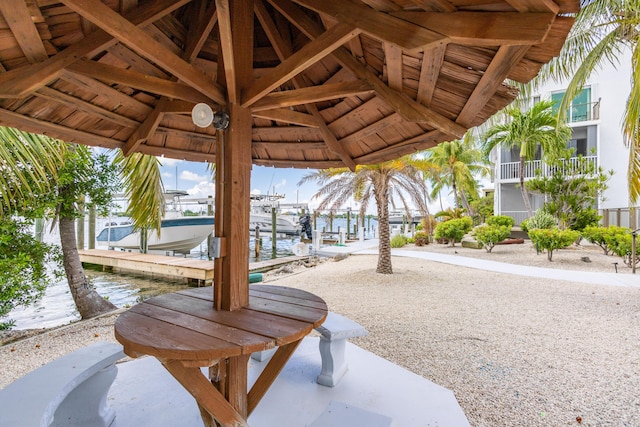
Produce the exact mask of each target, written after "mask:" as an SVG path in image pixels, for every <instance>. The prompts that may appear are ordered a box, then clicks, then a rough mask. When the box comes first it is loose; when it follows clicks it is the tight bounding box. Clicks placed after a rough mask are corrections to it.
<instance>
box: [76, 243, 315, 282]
mask: <svg viewBox="0 0 640 427" xmlns="http://www.w3.org/2000/svg"><path fill="white" fill-rule="evenodd" d="M78 252H79V254H80V261H82V263H83V264H92V265H97V266H101V267H102V268H103V270H105V271H112V272H114V273H118V272H127V273H134V274H136V273H137V274H143V275H145V276H151V277H162V278H168V279H171V280H176V279H177V280H182V281H184V282H187V283H190V284H193V285H196V286H209V285H211V284H212V283H213V261H208V260H203V259H195V258H187V257H184V258H180V257H174V256H165V255H152V254H141V253H138V252H124V251H109V250H104V249H89V250H81V251H78ZM307 259H309V257H308V256H290V257H283V258H275V259H270V260H266V261H260V262H254V263H250V264H249V271H250V272H265V271H269V270H272V269H274V268H277V267H279V266H281V265H284V264H289V263H291V262H294V261H299V260H307Z"/></svg>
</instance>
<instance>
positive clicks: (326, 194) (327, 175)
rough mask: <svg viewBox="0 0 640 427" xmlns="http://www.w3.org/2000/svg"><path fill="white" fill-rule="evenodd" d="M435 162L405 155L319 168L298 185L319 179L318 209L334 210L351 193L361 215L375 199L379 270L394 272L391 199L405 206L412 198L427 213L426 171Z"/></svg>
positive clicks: (407, 208) (379, 271)
mask: <svg viewBox="0 0 640 427" xmlns="http://www.w3.org/2000/svg"><path fill="white" fill-rule="evenodd" d="M432 167H433V165H432V164H431V163H430V162H428V161H426V160H421V159H415V158H413V157H411V156H405V157H402V158H399V159H396V160H391V161H388V162H385V163H380V164H376V165H358V166H357V167H356V171H355V172H352V171H351V170H349V169H347V168H335V169H326V170H320V171H317V172H313V173H310V174H308V175H306V176H304V177H303V178H302V179H301V180H300V182H298V185H302V184H304V183H305V182H309V181H316V182H317V183H318V184H319V185H321V188H320V189H319V190H318V192H317V193H316V194H315V195H314V196H313V197H314V198H315V197H317V198H322V201H321V202H320V205H319V206H318V209H320V210H322V209H332V210H335V209H337V208H339V207H340V206H343V205H344V204H345V203H346V202H347V201H348V200H349V199H350V198H351V197H353V198H354V199H355V200H356V201H359V202H361V207H360V215H361V216H362V215H363V214H364V212H366V210H367V207H368V206H369V202H370V201H371V199H372V198H374V199H375V202H376V206H377V210H378V233H379V243H378V249H379V251H378V252H379V253H378V266H377V268H376V272H377V273H382V274H391V273H393V268H392V266H391V239H390V232H389V203H390V202H391V203H392V205H393V206H394V207H395V206H396V200H399V201H400V203H401V204H402V206H403V207H404V209H405V210H409V209H410V201H413V202H414V203H415V205H416V206H417V207H418V209H419V210H420V211H421V212H422V213H423V214H425V215H426V214H427V213H428V207H427V200H426V199H425V197H426V194H427V188H426V186H425V181H424V172H425V171H426V170H428V169H430V168H432Z"/></svg>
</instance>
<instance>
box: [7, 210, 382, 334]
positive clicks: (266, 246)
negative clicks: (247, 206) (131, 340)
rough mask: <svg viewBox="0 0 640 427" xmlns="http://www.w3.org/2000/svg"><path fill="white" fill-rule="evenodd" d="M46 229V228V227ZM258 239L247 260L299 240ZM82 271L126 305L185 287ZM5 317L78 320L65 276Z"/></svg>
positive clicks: (202, 253) (339, 224)
mask: <svg viewBox="0 0 640 427" xmlns="http://www.w3.org/2000/svg"><path fill="white" fill-rule="evenodd" d="M116 220H122V221H124V220H126V219H125V218H122V219H121V218H117V219H116ZM108 221H114V219H99V220H98V221H97V227H96V229H97V232H98V233H99V232H100V230H101V229H102V228H103V227H104V226H105V225H106V223H107V222H108ZM316 225H317V227H318V228H319V229H321V230H322V229H323V228H325V229H326V231H330V227H329V224H327V223H325V221H324V220H323V218H319V219H318V220H317V221H316ZM365 225H368V224H365ZM371 225H372V226H373V227H377V222H376V221H375V220H371ZM338 228H341V229H345V228H346V219H345V218H335V219H334V220H333V227H332V229H333V231H334V232H337V231H338ZM46 229H47V230H49V228H46ZM85 230H88V225H85ZM365 236H366V237H367V238H369V237H372V235H371V231H370V229H369V231H368V232H367V233H366V234H365ZM261 240H262V245H261V249H260V255H259V256H258V257H256V256H255V238H254V237H253V236H252V237H251V239H250V242H249V262H257V261H263V260H267V259H272V258H281V257H286V256H291V255H294V253H293V250H292V248H293V246H294V245H295V244H297V243H300V237H299V236H295V237H281V238H278V239H276V250H275V252H273V251H272V245H271V234H270V233H266V232H264V233H263V234H262V237H261ZM44 241H46V242H48V243H55V244H57V243H58V242H59V235H58V232H57V230H55V229H54V230H53V231H51V232H48V233H47V234H45V235H44ZM85 241H87V238H85ZM96 248H97V249H106V247H104V246H102V247H101V246H96ZM189 256H193V257H197V258H203V259H206V258H207V245H206V241H203V242H202V243H201V244H200V245H199V246H197V247H196V248H194V249H193V250H192V251H191V253H190V254H189ZM85 272H86V274H87V277H88V278H89V280H90V282H91V283H92V284H93V286H95V287H96V289H97V291H98V293H99V294H100V295H102V296H103V297H105V298H108V299H109V301H111V302H112V303H113V304H115V305H116V306H117V307H126V306H129V305H133V304H136V303H137V302H139V301H141V300H143V299H146V298H150V297H152V296H155V295H160V294H163V293H167V292H175V291H178V290H180V289H184V288H186V287H187V285H186V284H184V283H182V282H177V281H175V282H174V281H170V280H165V279H153V278H148V277H144V276H142V275H134V274H114V273H107V272H103V271H96V270H90V269H86V270H85ZM8 318H9V319H13V320H14V321H15V326H14V329H31V328H51V327H56V326H61V325H65V324H68V323H69V322H73V321H76V320H79V319H80V316H79V314H78V312H77V311H76V308H75V304H74V302H73V298H72V297H71V294H70V292H69V287H68V285H67V281H66V279H64V280H61V281H59V282H57V283H56V284H54V285H52V286H50V287H49V288H48V289H47V291H46V293H45V295H44V297H43V298H42V299H41V300H40V301H39V302H37V303H36V304H34V305H31V306H29V307H26V308H17V309H14V310H13V311H11V313H9V316H8Z"/></svg>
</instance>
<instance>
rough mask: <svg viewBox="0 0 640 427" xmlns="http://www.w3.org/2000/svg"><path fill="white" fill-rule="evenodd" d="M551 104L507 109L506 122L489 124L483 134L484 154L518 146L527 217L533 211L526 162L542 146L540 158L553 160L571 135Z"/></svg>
mask: <svg viewBox="0 0 640 427" xmlns="http://www.w3.org/2000/svg"><path fill="white" fill-rule="evenodd" d="M552 107H553V103H552V102H551V101H540V102H538V103H536V104H534V105H533V107H531V108H530V109H529V110H527V111H522V110H521V109H520V108H518V107H510V108H507V109H506V110H505V113H506V115H507V122H506V123H498V124H495V125H493V126H491V127H490V128H489V130H488V131H487V132H486V133H485V135H484V142H483V150H484V153H485V154H486V155H488V154H489V153H490V152H491V150H492V149H493V148H495V147H505V148H514V147H515V148H519V149H520V166H519V177H520V191H521V193H522V200H523V201H524V206H525V209H526V210H527V212H528V214H529V216H533V211H532V210H531V202H530V200H529V194H528V192H527V189H526V187H525V185H524V164H525V161H531V160H534V157H535V154H536V151H537V149H538V147H541V148H542V158H543V160H546V161H548V162H553V161H555V160H556V159H558V158H559V157H560V155H561V154H562V153H563V152H564V151H566V145H567V141H568V140H569V139H570V138H571V129H570V128H569V126H568V125H567V124H566V123H565V122H564V121H559V120H558V116H557V115H556V114H554V113H553V111H552Z"/></svg>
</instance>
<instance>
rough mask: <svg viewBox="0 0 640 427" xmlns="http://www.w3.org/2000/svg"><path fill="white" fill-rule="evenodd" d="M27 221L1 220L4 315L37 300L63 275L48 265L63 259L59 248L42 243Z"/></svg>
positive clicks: (6, 324) (0, 309) (1, 325)
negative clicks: (49, 272)
mask: <svg viewBox="0 0 640 427" xmlns="http://www.w3.org/2000/svg"><path fill="white" fill-rule="evenodd" d="M28 225H29V224H27V223H24V222H21V221H14V220H13V219H11V218H9V217H4V218H1V219H0V318H2V317H3V316H6V315H7V314H8V313H9V311H11V310H12V309H13V308H15V307H19V306H22V307H26V306H27V305H29V304H31V303H33V302H35V301H37V300H38V299H39V298H40V297H41V296H42V295H43V293H44V290H45V288H46V287H47V286H48V285H49V284H51V283H54V281H55V279H56V278H58V277H60V271H59V270H58V269H56V270H54V271H53V272H52V273H51V274H48V272H47V264H48V263H49V262H54V261H58V260H59V251H57V250H56V249H55V248H54V247H53V246H51V245H48V244H46V243H42V242H38V241H37V240H35V239H34V238H33V236H32V235H31V233H29V230H28ZM12 323H13V322H12V321H11V320H10V319H5V320H4V321H2V322H0V330H2V329H8V328H10V327H11V326H12Z"/></svg>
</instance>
